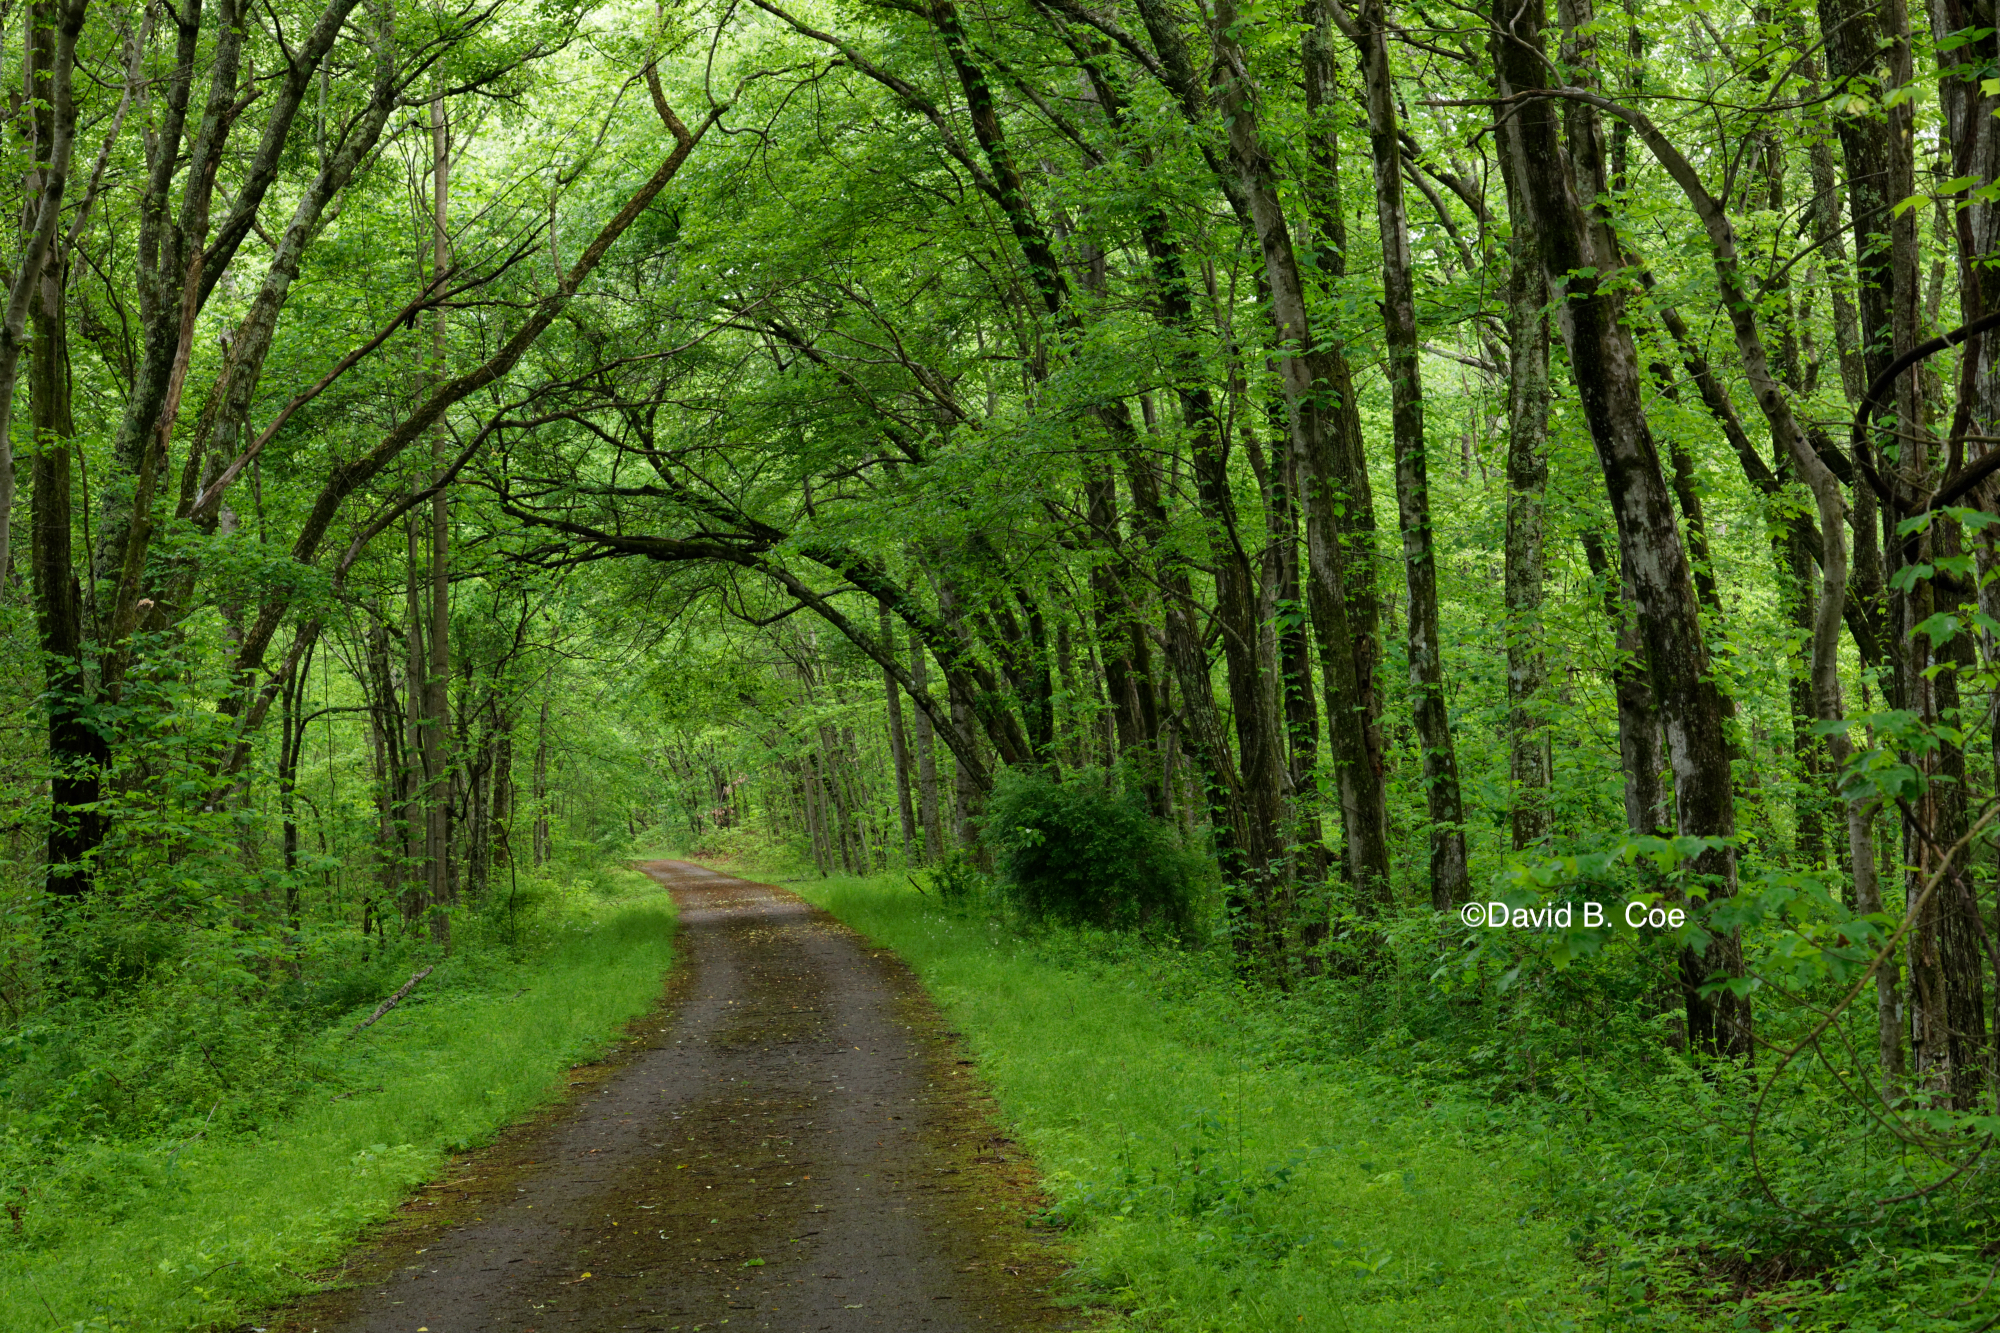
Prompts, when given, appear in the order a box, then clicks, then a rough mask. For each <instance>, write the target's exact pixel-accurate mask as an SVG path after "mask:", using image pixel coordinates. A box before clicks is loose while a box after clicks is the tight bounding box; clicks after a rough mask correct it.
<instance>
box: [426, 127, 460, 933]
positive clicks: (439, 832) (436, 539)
mask: <svg viewBox="0 0 2000 1333" xmlns="http://www.w3.org/2000/svg"><path fill="white" fill-rule="evenodd" d="M431 177H432V185H433V186H434V192H433V194H432V198H431V247H432V258H431V265H432V272H433V274H441V273H444V272H445V271H446V270H448V269H449V268H450V267H451V231H450V215H449V209H450V206H451V143H450V132H449V130H448V129H447V127H446V124H445V116H444V102H443V100H442V99H438V100H435V101H433V102H432V103H431ZM431 374H432V376H433V378H434V380H435V382H436V383H438V384H442V383H444V381H445V380H446V379H448V378H449V374H448V368H447V365H446V361H445V312H444V310H443V309H442V308H439V309H438V310H437V311H436V313H435V314H434V315H433V316H432V325H431ZM450 445H451V437H450V436H449V435H448V434H447V433H446V427H445V421H444V417H443V416H442V415H440V416H439V417H438V421H437V425H436V427H435V428H434V429H433V430H432V432H431V470H432V475H431V483H432V485H433V486H435V487H436V488H437V494H436V495H434V496H432V497H431V505H430V510H431V512H430V520H431V523H430V529H431V530H430V538H431V550H430V557H431V558H430V600H431V605H430V639H429V648H430V659H429V661H428V663H427V664H426V665H427V668H428V670H427V672H426V675H425V677H424V736H425V753H424V760H425V762H424V768H425V775H426V777H427V779H428V781H429V784H430V786H429V793H428V798H427V799H426V801H425V803H424V844H425V846H424V854H425V857H426V860H427V862H428V866H427V870H428V876H427V878H428V884H429V895H430V907H431V938H432V939H434V940H436V941H437V942H438V943H439V944H440V945H442V946H443V947H444V948H445V949H447V950H449V949H450V948H451V907H452V904H453V900H454V899H455V898H456V897H457V888H458V885H457V876H456V875H455V874H454V873H453V869H452V845H451V833H452V828H451V786H452V784H451V776H450V774H451V762H452V755H451V748H452V747H451V696H450V686H451V500H450V497H449V493H448V488H447V487H445V486H444V484H443V483H444V481H445V469H446V468H447V467H448V466H449V465H450V459H451V447H450Z"/></svg>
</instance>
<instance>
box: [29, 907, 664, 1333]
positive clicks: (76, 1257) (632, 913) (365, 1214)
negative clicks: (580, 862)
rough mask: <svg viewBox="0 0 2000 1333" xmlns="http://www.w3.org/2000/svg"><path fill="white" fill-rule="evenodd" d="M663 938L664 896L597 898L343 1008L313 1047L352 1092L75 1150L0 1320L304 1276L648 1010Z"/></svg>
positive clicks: (124, 1313)
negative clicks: (533, 950)
mask: <svg viewBox="0 0 2000 1333" xmlns="http://www.w3.org/2000/svg"><path fill="white" fill-rule="evenodd" d="M672 937H673V912H672V907H671V905H670V902H669V900H668V899H667V897H666V896H665V895H664V894H656V895H654V896H652V897H650V898H647V899H643V900H639V901H636V902H628V903H625V904H616V905H610V906H606V907H604V908H601V909H599V910H598V911H597V912H596V913H595V915H594V916H593V917H592V918H591V919H590V920H589V921H588V922H587V923H586V924H583V925H579V926H572V927H570V928H568V929H566V930H565V931H564V933H563V936H562V938H560V939H559V940H558V941H557V942H556V943H555V944H554V945H553V947H551V948H549V949H548V950H546V951H545V952H543V953H541V954H540V955H539V956H537V957H535V958H533V959H531V960H529V961H526V962H523V963H518V964H501V965H498V966H494V965H491V964H490V960H489V963H488V964H487V965H485V966H483V967H482V968H481V974H480V975H479V977H478V979H477V984H476V986H471V987H468V986H466V985H460V986H457V987H450V986H447V987H444V988H442V989H441V990H440V991H439V992H438V993H436V994H427V993H426V990H425V989H424V988H421V987H420V988H419V989H418V991H416V992H415V993H414V994H413V995H412V997H411V999H410V1000H408V1001H405V1002H404V1004H403V1005H402V1006H401V1007H400V1008H398V1009H396V1010H394V1011H392V1012H391V1013H390V1014H388V1015H387V1016H385V1017H384V1018H383V1019H382V1020H381V1021H380V1022H379V1023H377V1024H376V1025H375V1026H374V1027H372V1028H370V1029H369V1030H368V1031H366V1032H365V1033H363V1034H361V1036H360V1037H359V1038H357V1039H355V1040H353V1041H349V1040H348V1039H347V1037H346V1032H347V1030H348V1029H349V1028H351V1027H352V1026H353V1024H354V1023H355V1022H356V1021H357V1018H356V1016H353V1015H350V1016H348V1017H347V1018H346V1019H345V1020H343V1022H342V1023H341V1024H339V1025H338V1026H337V1027H335V1028H334V1029H332V1030H329V1031H328V1032H327V1033H325V1034H324V1035H323V1036H322V1037H321V1038H320V1039H319V1040H318V1042H317V1045H318V1047H319V1049H318V1051H316V1052H314V1054H315V1055H316V1056H317V1057H318V1058H319V1059H320V1060H321V1061H322V1062H323V1063H325V1064H327V1065H329V1066H331V1067H334V1068H335V1069H336V1070H337V1073H338V1082H339V1084H341V1085H344V1086H346V1087H348V1088H350V1089H352V1091H351V1092H349V1093H347V1094H340V1095H338V1099H336V1094H334V1093H333V1092H332V1090H331V1089H330V1088H327V1087H324V1086H323V1087H321V1088H319V1089H318V1090H316V1091H315V1092H314V1093H313V1094H311V1095H310V1096H309V1097H308V1099H307V1100H306V1101H305V1102H304V1103H303V1104H301V1105H300V1106H299V1107H298V1108H297V1109H296V1110H295V1111H294V1112H293V1113H292V1114H291V1115H289V1116H287V1117H285V1118H284V1119H282V1120H281V1121H279V1122H278V1123H276V1124H274V1125H272V1126H271V1127H269V1128H267V1129H265V1130H263V1131H260V1132H257V1133H255V1134H248V1135H229V1136H223V1135H220V1134H218V1135H213V1136H211V1135H207V1134H200V1135H197V1136H194V1137H191V1138H189V1139H186V1140H183V1141H181V1142H180V1143H178V1144H154V1145H147V1146H145V1147H143V1148H138V1147H134V1146H132V1145H124V1146H119V1145H113V1144H108V1143H107V1144H104V1145H101V1147H100V1150H99V1152H98V1153H97V1156H96V1160H95V1161H91V1160H88V1157H89V1154H88V1153H86V1154H84V1156H85V1158H86V1160H83V1161H80V1162H79V1163H78V1164H77V1165H76V1166H75V1168H74V1169H72V1170H71V1171H69V1172H68V1174H67V1177H66V1182H67V1183H66V1187H65V1188H64V1189H63V1190H62V1191H60V1192H59V1193H57V1194H54V1195H52V1196H51V1197H52V1199H53V1202H51V1203H50V1204H49V1205H47V1206H46V1207H45V1208H43V1209H42V1210H40V1211H35V1212H31V1213H30V1214H29V1217H30V1220H31V1223H32V1225H30V1226H29V1227H28V1228H27V1229H26V1231H25V1232H24V1233H23V1234H21V1235H19V1236H15V1237H12V1238H11V1239H12V1241H13V1244H12V1245H11V1246H10V1247H9V1248H7V1249H6V1250H4V1251H0V1329H7V1330H10V1331H12V1330H21V1333H27V1331H28V1330H36V1331H37V1333H41V1331H44V1330H46V1331H47V1333H54V1331H55V1330H58V1329H60V1330H63V1333H77V1331H79V1330H106V1331H107V1333H108V1331H111V1330H133V1331H135V1333H136V1331H137V1330H145V1331H146V1333H156V1331H162V1333H163V1331H165V1330H177V1329H191V1328H203V1327H209V1326H214V1325H218V1324H225V1323H230V1322H234V1321H237V1320H240V1318H241V1317H242V1316H243V1315H244V1314H246V1313H248V1312H252V1311H255V1310H257V1309H259V1308H263V1307H268V1306H270V1305H272V1304H275V1303H277V1302H279V1301H282V1300H284V1299H286V1298H288V1297H291V1296H294V1295H297V1294H299V1293H301V1292H304V1291H307V1290H310V1289H311V1288H312V1286H313V1285H314V1284H313V1283H312V1282H311V1280H310V1279H309V1278H307V1277H305V1276H303V1275H304V1274H307V1273H310V1272H312V1271H313V1270H314V1269H315V1268H319V1267H322V1266H324V1265H326V1264H327V1263H329V1262H331V1261H332V1260H334V1259H336V1258H337V1257H338V1256H339V1255H340V1254H341V1253H342V1252H343V1251H345V1250H346V1249H347V1248H348V1247H349V1246H350V1245H352V1244H353V1242H354V1241H355V1239H356V1237H357V1236H358V1235H359V1234H360V1233H361V1232H362V1230H363V1229H364V1228H365V1227H366V1226H367V1225H368V1224H369V1223H371V1222H373V1221H376V1220H378V1219H380V1218H382V1217H384V1216H386V1215H387V1214H389V1213H390V1212H391V1211H392V1210H393V1209H394V1208H395V1207H396V1206H397V1204H398V1203H400V1202H401V1201H402V1200H403V1199H404V1198H405V1197H407V1196H408V1194H409V1192H410V1191H411V1189H412V1187H414V1186H415V1185H417V1184H419V1183H421V1182H422V1181H424V1180H426V1179H429V1178H430V1177H431V1176H433V1175H434V1174H435V1172H436V1171H437V1169H438V1168H439V1166H440V1165H441V1163H442V1162H443V1161H444V1159H445V1158H446V1157H447V1156H448V1155H449V1154H450V1153H452V1152H454V1151H458V1150H461V1149H464V1148H468V1147H471V1146H474V1145H475V1144H478V1143H480V1142H482V1141H484V1140H487V1139H489V1138H490V1137H491V1136H492V1135H493V1134H494V1132H495V1131H497V1130H499V1129H500V1128H502V1127H504V1126H505V1125H507V1124H509V1123H511V1122H513V1121H516V1120H519V1119H521V1118H522V1117H523V1116H525V1115H527V1114H529V1113H530V1112H532V1111H534V1110H535V1109H537V1108H538V1107H541V1106H543V1105H545V1104H547V1103H548V1102H549V1101H550V1100H552V1099H553V1098H554V1097H555V1095H556V1094H557V1093H558V1092H559V1091H560V1088H561V1074H562V1073H563V1071H565V1070H567V1069H568V1068H569V1066H570V1065H572V1064H574V1063H576V1062H578V1061H580V1060H587V1059H591V1058H594V1057H595V1056H596V1055H597V1054H598V1053H600V1052H601V1051H602V1050H603V1048H604V1046H605V1045H606V1043H607V1042H608V1040H609V1039H610V1038H611V1036H612V1034H613V1033H614V1031H615V1030H616V1028H617V1027H618V1026H619V1025H620V1024H621V1023H622V1022H623V1021H624V1020H626V1019H628V1018H630V1017H632V1016H633V1015H634V1014H637V1013H639V1012H642V1011H643V1010H645V1009H646V1008H647V1007H648V1006H649V1005H651V1004H652V1003H653V1001H654V1000H655V999H656V998H657V997H658V996H659V994H660V986H661V976H662V974H663V973H664V972H665V970H666V969H667V967H668V965H669V963H670V961H671V958H672ZM440 975H441V976H442V975H443V974H442V972H441V973H440ZM427 984H428V983H427Z"/></svg>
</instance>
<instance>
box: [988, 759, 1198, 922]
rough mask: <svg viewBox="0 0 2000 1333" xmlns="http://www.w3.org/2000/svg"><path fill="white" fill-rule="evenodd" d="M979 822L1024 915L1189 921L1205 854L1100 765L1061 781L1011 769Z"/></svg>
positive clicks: (1072, 919)
mask: <svg viewBox="0 0 2000 1333" xmlns="http://www.w3.org/2000/svg"><path fill="white" fill-rule="evenodd" d="M985 826H986V836H987V839H988V841H989V842H990V843H991V845H992V847H993V849H994V852H995V853H996V855H997V865H996V868H997V869H998V871H999V879H1000V886H1001V889H1002V891H1003V892H1005V893H1006V895H1007V897H1008V898H1009V900H1010V901H1012V902H1013V903H1014V905H1015V906H1016V907H1018V908H1019V909H1020V910H1021V911H1022V912H1024V913H1025V914H1027V915H1028V916H1031V917H1035V918H1050V919H1054V920H1058V921H1067V922H1075V923H1079V924H1084V925H1093V926H1100V927H1103V928H1106V929H1129V928H1131V927H1134V926H1154V925H1160V926H1166V927H1168V928H1170V929H1173V930H1177V931H1185V930H1186V929H1187V928H1188V927H1189V926H1190V925H1191V924H1192V923H1193V920H1194V917H1195V909H1196V903H1197V901H1198V899H1199V897H1200V892H1201V885H1202V881H1203V876H1204V870H1205V866H1204V864H1203V862H1202V861H1201V859H1200V858H1198V857H1196V856H1195V855H1194V854H1193V853H1191V852H1189V851H1187V850H1185V849H1184V848H1182V847H1181V846H1180V844H1179V840H1178V839H1177V837H1176V836H1175V832H1174V830H1173V829H1172V828H1171V827H1170V826H1168V825H1167V824H1164V823H1162V822H1161V821H1159V820H1157V819H1154V818H1153V817H1152V816H1151V815H1149V814H1147V813H1146V811H1145V809H1144V807H1142V806H1141V805H1140V804H1139V802H1138V800H1137V798H1136V796H1133V795H1128V794H1121V793H1118V792H1114V791H1112V790H1111V789H1110V786H1109V783H1108V782H1107V781H1106V778H1105V775H1104V774H1103V773H1102V772H1095V771H1092V770H1083V771H1081V772H1078V773H1075V774H1073V775H1072V776H1071V779H1070V781H1069V782H1067V783H1059V782H1057V781H1056V780H1055V779H1053V778H1051V777H1049V776H1048V775H1047V774H1045V773H1039V772H1032V771H1027V770H1022V769H1010V770H1008V771H1007V772H1005V773H1003V774H1001V775H1000V780H999V782H998V783H996V784H995V786H994V789H993V797H992V800H991V801H990V802H989V804H988V805H987V810H986V821H985Z"/></svg>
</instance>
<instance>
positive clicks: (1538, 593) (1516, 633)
mask: <svg viewBox="0 0 2000 1333" xmlns="http://www.w3.org/2000/svg"><path fill="white" fill-rule="evenodd" d="M1501 167H1502V169H1503V173H1502V174H1503V176H1504V177H1505V181H1506V186H1507V194H1508V216H1509V217H1510V218H1511V219H1512V222H1513V238H1512V241H1511V245H1510V252H1511V253H1510V263H1509V267H1508V280H1507V536H1506V543H1507V549H1506V570H1505V575H1504V580H1505V584H1506V588H1505V599H1506V606H1507V624H1506V635H1507V732H1508V754H1507V773H1508V779H1509V781H1510V782H1511V783H1512V786H1513V809H1512V818H1511V822H1512V824H1513V830H1512V832H1513V846H1514V850H1515V851H1517V852H1522V851H1527V850H1529V849H1531V848H1539V847H1542V846H1543V845H1544V844H1546V843H1547V841H1548V839H1549V834H1550V832H1551V822H1550V811H1549V783H1550V779H1551V772H1550V769H1551V767H1552V764H1551V758H1552V756H1551V754H1550V738H1549V733H1548V730H1547V729H1546V728H1545V727H1544V726H1543V725H1542V721H1541V717H1540V716H1539V712H1538V704H1539V702H1540V696H1541V693H1542V690H1543V688H1544V687H1545V686H1546V685H1547V683H1548V660H1547V658H1546V656H1545V655H1544V649H1543V645H1544V642H1545V638H1546V636H1545V633H1544V630H1543V626H1542V592H1543V580H1544V569H1545V550H1544V545H1543V543H1544V541H1545V531H1546V519H1545V517H1544V504H1545V497H1546V493H1547V491H1548V484H1549V319H1548V314H1547V307H1548V296H1549V284H1548V279H1547V278H1546V277H1545V276H1544V275H1543V273H1542V261H1541V255H1540V253H1539V252H1538V246H1537V242H1536V239H1535V233H1534V227H1533V223H1532V222H1531V221H1530V213H1531V210H1529V209H1527V208H1525V207H1523V206H1522V204H1521V203H1520V201H1519V194H1520V188H1521V187H1520V185H1519V183H1518V182H1517V181H1515V179H1514V176H1513V172H1512V158H1511V157H1510V156H1508V155H1507V154H1504V153H1503V154H1502V155H1501ZM1622 621H1623V617H1622V616H1621V617H1619V622H1618V623H1619V624H1621V625H1622ZM1620 716H1621V720H1622V717H1623V714H1622V711H1621V714H1620Z"/></svg>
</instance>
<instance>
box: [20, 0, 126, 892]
mask: <svg viewBox="0 0 2000 1333" xmlns="http://www.w3.org/2000/svg"><path fill="white" fill-rule="evenodd" d="M35 12H36V14H38V15H39V14H40V13H41V12H42V10H41V8H40V7H37V9H36V11H35ZM80 12H81V11H79V13H80ZM52 72H53V71H52ZM50 110H51V108H50V107H49V106H48V103H47V100H46V99H42V100H41V101H40V102H39V104H38V106H37V120H38V122H39V120H40V118H41V117H42V116H43V115H45V114H47V113H48V112H49V111H50ZM38 133H39V130H38ZM19 276H32V277H33V279H34V281H33V282H32V283H31V284H30V287H29V291H30V294H31V295H32V297H33V298H34V299H33V300H31V301H30V302H29V304H28V309H27V315H28V317H29V320H30V332H31V334H32V336H33V344H32V346H31V348H30V351H29V361H28V414H29V424H30V426H31V428H32V432H33V434H32V438H33V440H34V455H33V461H32V463H31V465H30V486H31V493H30V496H29V519H28V523H29V546H30V549H29V556H28V564H29V569H30V571H31V573H32V576H33V580H34V599H35V634H36V639H37V641H38V644H39V646H40V648H41V652H42V684H43V692H44V694H43V697H44V698H45V699H46V701H47V702H46V704H45V709H46V719H47V744H48V756H49V823H48V840H47V872H46V873H47V878H46V885H47V890H48V893H49V895H50V897H51V898H52V899H54V900H56V901H59V902H62V901H67V902H74V901H77V900H80V899H81V898H83V897H84V896H85V895H87V894H88V893H89V892H90V889H91V886H92V885H93V884H94V883H95V880H96V865H95V861H94V853H95V852H96V849H97V847H98V844H100V843H101V842H102V841H103V840H104V835H105V832H106V830H107V828H108V821H107V820H106V818H105V816H104V815H103V813H102V812H101V811H100V810H99V808H98V801H99V800H100V798H101V797H102V795H103V789H102V786H101V783H102V778H103V774H104V772H105V770H106V768H108V767H109V765H110V763H111V747H110V744H109V741H108V740H107V738H106V736H105V734H104V730H103V729H102V728H101V727H100V726H98V725H97V724H96V720H95V717H94V714H95V712H96V709H95V706H94V701H95V699H96V689H95V685H94V682H93V680H92V676H91V673H90V671H89V670H88V664H87V663H86V662H85V660H84V658H85V647H84V637H85V636H84V598H83V585H82V583H81V581H80V580H79V578H78V572H77V563H76V559H75V555H74V551H73V548H72V537H71V533H72V531H73V525H74V522H75V517H76V515H75V508H74V500H73V498H72V493H71V489H70V485H71V480H70V474H71V471H72V467H73V463H72V448H73V446H72V444H71V441H72V440H73V439H74V438H75V436H76V423H75V422H74V420H72V417H71V410H70V376H69V347H68V337H69V332H68V308H67V301H66V296H67V284H66V283H65V282H64V281H63V274H62V271H61V268H60V266H59V265H58V264H57V263H55V262H54V261H53V258H52V257H45V259H44V262H42V263H40V264H39V265H38V266H37V267H36V269H35V271H34V272H33V273H32V275H17V280H18V277H19ZM0 477H4V478H5V479H6V482H5V484H6V485H8V486H10V487H11V484H12V477H13V464H12V461H11V459H8V458H0ZM4 507H6V508H10V509H11V498H10V499H9V501H8V502H7V503H6V504H5V506H4ZM6 574H7V569H6V566H5V565H0V579H4V578H5V577H6Z"/></svg>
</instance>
